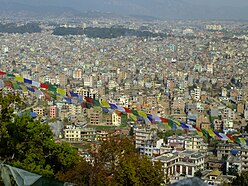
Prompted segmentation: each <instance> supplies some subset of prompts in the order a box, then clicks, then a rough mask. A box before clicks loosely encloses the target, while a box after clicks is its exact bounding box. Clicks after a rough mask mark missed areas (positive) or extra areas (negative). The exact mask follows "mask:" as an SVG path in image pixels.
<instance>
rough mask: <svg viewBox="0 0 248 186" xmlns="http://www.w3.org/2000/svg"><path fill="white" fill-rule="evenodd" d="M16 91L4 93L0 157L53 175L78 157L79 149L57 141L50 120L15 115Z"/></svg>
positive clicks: (8, 161) (31, 170)
mask: <svg viewBox="0 0 248 186" xmlns="http://www.w3.org/2000/svg"><path fill="white" fill-rule="evenodd" d="M18 102H21V100H20V98H19V97H18V96H15V95H6V96H4V95H2V94H1V95H0V104H1V112H0V123H1V125H0V126H1V128H0V146H1V148H0V161H3V162H5V163H7V164H10V165H13V166H16V167H19V168H22V169H25V170H27V171H30V172H34V173H38V174H42V175H45V176H53V175H54V174H56V173H57V172H58V171H60V170H63V169H67V168H69V167H70V166H72V165H73V164H75V163H76V162H77V160H78V156H77V151H76V150H75V149H73V148H72V147H70V146H69V145H68V144H57V143H55V141H54V140H53V133H52V131H51V130H50V127H49V126H48V125H47V124H41V123H40V121H35V120H33V118H31V117H30V116H28V115H22V116H20V117H19V116H17V115H14V114H13V112H14V109H13V108H12V106H13V104H18Z"/></svg>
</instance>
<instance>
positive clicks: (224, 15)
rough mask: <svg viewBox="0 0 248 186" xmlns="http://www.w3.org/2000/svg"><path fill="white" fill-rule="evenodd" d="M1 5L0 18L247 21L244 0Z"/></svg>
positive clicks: (51, 0) (9, 1) (49, 0)
mask: <svg viewBox="0 0 248 186" xmlns="http://www.w3.org/2000/svg"><path fill="white" fill-rule="evenodd" d="M0 3H1V4H2V6H1V7H0V10H1V13H2V14H3V13H4V12H8V13H10V12H13V13H18V11H22V12H23V11H24V12H25V11H26V12H29V13H30V12H31V13H34V12H36V13H37V12H39V11H40V12H39V13H40V15H43V16H46V13H47V11H48V10H49V9H50V8H53V9H52V10H53V11H54V13H56V12H57V11H59V9H60V11H61V9H62V10H63V11H65V12H67V11H69V12H71V13H74V14H76V15H80V13H82V12H86V11H100V12H103V13H106V12H108V13H114V14H116V15H122V16H123V15H124V16H129V15H139V16H152V17H154V18H160V19H198V20H199V19H204V20H206V19H217V20H247V19H248V11H247V10H248V1H247V0H235V1H232V0H208V1H206V0H135V1H134V0H91V1H85V0H70V1H67V0H43V1H32V0H22V1H16V0H0ZM1 13H0V14H1Z"/></svg>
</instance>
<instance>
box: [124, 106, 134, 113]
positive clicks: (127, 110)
mask: <svg viewBox="0 0 248 186" xmlns="http://www.w3.org/2000/svg"><path fill="white" fill-rule="evenodd" d="M123 108H124V109H125V112H126V113H132V111H131V110H130V109H129V108H126V107H123Z"/></svg>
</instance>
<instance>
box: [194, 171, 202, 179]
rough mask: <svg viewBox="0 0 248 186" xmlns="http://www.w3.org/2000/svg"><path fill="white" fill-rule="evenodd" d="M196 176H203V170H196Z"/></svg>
mask: <svg viewBox="0 0 248 186" xmlns="http://www.w3.org/2000/svg"><path fill="white" fill-rule="evenodd" d="M195 176H196V177H198V178H201V177H202V172H201V170H197V171H196V172H195Z"/></svg>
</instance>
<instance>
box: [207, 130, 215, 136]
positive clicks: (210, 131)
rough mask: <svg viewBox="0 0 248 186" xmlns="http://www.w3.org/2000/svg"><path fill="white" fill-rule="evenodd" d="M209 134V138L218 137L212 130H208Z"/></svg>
mask: <svg viewBox="0 0 248 186" xmlns="http://www.w3.org/2000/svg"><path fill="white" fill-rule="evenodd" d="M208 134H209V136H211V137H214V136H216V134H215V133H214V132H213V131H212V130H211V129H209V130H208Z"/></svg>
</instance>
